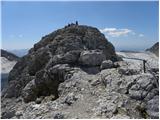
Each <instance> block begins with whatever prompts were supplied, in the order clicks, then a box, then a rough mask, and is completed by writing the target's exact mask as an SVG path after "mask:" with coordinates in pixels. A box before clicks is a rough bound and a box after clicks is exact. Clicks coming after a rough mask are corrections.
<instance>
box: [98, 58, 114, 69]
mask: <svg viewBox="0 0 160 120" xmlns="http://www.w3.org/2000/svg"><path fill="white" fill-rule="evenodd" d="M112 67H114V64H113V62H112V61H111V60H105V61H103V62H102V64H101V67H100V68H101V70H103V69H109V68H112Z"/></svg>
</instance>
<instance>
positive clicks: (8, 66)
mask: <svg viewBox="0 0 160 120" xmlns="http://www.w3.org/2000/svg"><path fill="white" fill-rule="evenodd" d="M0 60H1V73H9V72H10V71H11V70H12V68H13V66H14V65H15V64H16V62H17V61H10V60H8V59H7V58H5V57H0Z"/></svg>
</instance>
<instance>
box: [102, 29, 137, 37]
mask: <svg viewBox="0 0 160 120" xmlns="http://www.w3.org/2000/svg"><path fill="white" fill-rule="evenodd" d="M100 31H101V32H102V33H104V34H105V35H108V36H111V37H119V36H127V35H128V34H130V33H132V34H135V33H134V32H132V30H130V29H127V28H123V29H117V28H104V29H100Z"/></svg>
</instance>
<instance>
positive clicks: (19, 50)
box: [7, 49, 28, 57]
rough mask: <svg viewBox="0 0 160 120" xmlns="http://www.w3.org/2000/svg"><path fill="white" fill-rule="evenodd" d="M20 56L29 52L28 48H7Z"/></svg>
mask: <svg viewBox="0 0 160 120" xmlns="http://www.w3.org/2000/svg"><path fill="white" fill-rule="evenodd" d="M7 51H9V52H11V53H13V54H15V55H16V56H18V57H22V56H24V55H26V54H27V53H28V49H15V50H7Z"/></svg>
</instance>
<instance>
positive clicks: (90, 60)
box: [79, 50, 106, 66]
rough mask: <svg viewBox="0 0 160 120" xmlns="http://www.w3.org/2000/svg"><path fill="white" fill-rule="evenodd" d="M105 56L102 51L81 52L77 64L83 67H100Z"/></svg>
mask: <svg viewBox="0 0 160 120" xmlns="http://www.w3.org/2000/svg"><path fill="white" fill-rule="evenodd" d="M105 59H106V56H105V55H104V54H103V52H102V51H99V50H90V51H83V52H81V54H80V58H79V63H80V64H81V65H83V66H100V65H101V63H102V61H103V60H105Z"/></svg>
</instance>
